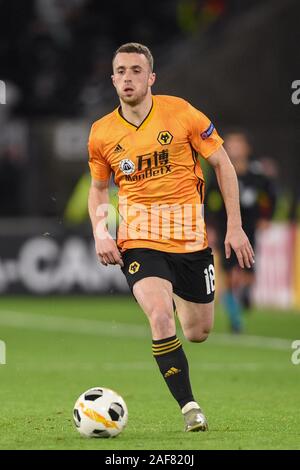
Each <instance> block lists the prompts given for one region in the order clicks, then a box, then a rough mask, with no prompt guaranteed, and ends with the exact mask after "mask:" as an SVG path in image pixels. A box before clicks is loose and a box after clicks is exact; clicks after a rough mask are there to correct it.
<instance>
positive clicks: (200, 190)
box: [190, 144, 204, 204]
mask: <svg viewBox="0 0 300 470" xmlns="http://www.w3.org/2000/svg"><path fill="white" fill-rule="evenodd" d="M190 147H191V151H192V157H193V160H194V173H195V175H196V177H197V178H198V183H197V191H198V193H199V196H200V204H203V203H204V181H203V180H202V179H201V178H199V176H198V175H197V173H196V164H197V161H198V152H197V151H196V150H195V149H194V148H193V147H192V145H191V144H190Z"/></svg>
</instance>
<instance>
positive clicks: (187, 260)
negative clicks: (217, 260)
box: [122, 248, 215, 304]
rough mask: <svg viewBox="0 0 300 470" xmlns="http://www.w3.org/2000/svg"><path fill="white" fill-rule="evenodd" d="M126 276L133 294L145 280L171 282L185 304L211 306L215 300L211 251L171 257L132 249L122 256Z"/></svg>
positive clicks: (176, 254)
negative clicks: (136, 285)
mask: <svg viewBox="0 0 300 470" xmlns="http://www.w3.org/2000/svg"><path fill="white" fill-rule="evenodd" d="M122 259H123V262H124V267H123V268H122V271H123V273H124V274H125V277H126V279H127V282H128V285H129V287H130V289H131V291H132V288H133V285H134V284H135V283H136V282H137V281H139V280H140V279H143V278H145V277H150V276H155V277H160V278H162V279H167V280H168V281H170V282H171V283H172V285H173V292H174V293H175V294H177V295H178V296H179V297H182V298H183V299H184V300H188V301H190V302H197V303H203V304H206V303H209V302H211V301H212V300H213V299H214V291H215V274H214V259H213V255H212V251H211V248H206V249H205V250H201V251H195V252H193V253H167V252H164V251H158V250H152V249H150V248H132V249H128V250H126V251H125V252H124V253H122Z"/></svg>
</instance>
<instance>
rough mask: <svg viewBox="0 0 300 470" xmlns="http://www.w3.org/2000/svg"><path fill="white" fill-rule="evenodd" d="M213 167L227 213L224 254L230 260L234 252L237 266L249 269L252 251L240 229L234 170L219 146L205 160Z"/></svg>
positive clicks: (237, 192)
mask: <svg viewBox="0 0 300 470" xmlns="http://www.w3.org/2000/svg"><path fill="white" fill-rule="evenodd" d="M207 161H208V163H210V165H212V166H213V168H214V170H215V172H216V176H217V180H218V184H219V187H220V191H221V193H222V196H223V199H224V204H225V207H226V212H227V232H226V237H225V254H226V258H230V255H231V249H233V250H234V251H235V254H236V256H237V259H238V262H239V265H240V266H241V267H242V268H244V267H245V266H247V268H250V267H251V266H252V264H253V263H254V251H253V248H252V246H251V244H250V242H249V240H248V237H247V235H246V234H245V232H244V230H243V228H242V220H241V212H240V203H239V187H238V181H237V176H236V172H235V169H234V167H233V165H232V163H231V161H230V159H229V157H228V155H227V153H226V151H225V149H224V147H223V146H222V145H221V146H220V147H219V148H218V149H217V150H216V151H214V152H213V153H212V154H211V155H210V156H209V157H208V159H207Z"/></svg>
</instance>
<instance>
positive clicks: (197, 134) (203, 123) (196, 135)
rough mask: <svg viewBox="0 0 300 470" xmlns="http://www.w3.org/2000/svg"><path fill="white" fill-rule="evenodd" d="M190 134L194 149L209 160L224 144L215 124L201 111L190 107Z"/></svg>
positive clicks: (188, 113)
mask: <svg viewBox="0 0 300 470" xmlns="http://www.w3.org/2000/svg"><path fill="white" fill-rule="evenodd" d="M187 120H188V132H189V139H190V143H191V145H192V147H193V148H194V149H195V150H196V151H197V152H198V153H200V154H201V156H202V157H204V158H208V157H210V155H212V154H213V153H214V152H215V151H216V150H218V148H219V147H220V146H221V145H222V144H223V142H224V141H223V139H222V138H221V137H220V136H219V134H218V132H217V131H216V129H215V126H214V124H213V123H212V122H211V121H210V119H209V118H208V117H207V116H205V114H203V113H202V112H201V111H198V109H196V108H194V107H193V106H192V105H191V104H189V105H188V111H187Z"/></svg>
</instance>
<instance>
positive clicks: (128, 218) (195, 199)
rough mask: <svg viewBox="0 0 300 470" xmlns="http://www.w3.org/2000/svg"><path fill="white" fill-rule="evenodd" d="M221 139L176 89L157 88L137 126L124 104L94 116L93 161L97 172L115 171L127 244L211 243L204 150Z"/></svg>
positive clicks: (189, 247) (175, 248)
mask: <svg viewBox="0 0 300 470" xmlns="http://www.w3.org/2000/svg"><path fill="white" fill-rule="evenodd" d="M222 143H223V140H222V139H221V137H220V136H219V135H218V133H217V131H216V129H215V128H214V125H213V124H212V123H211V122H210V120H209V119H208V118H207V117H206V116H205V115H204V114H203V113H201V112H200V111H198V110H197V109H195V108H194V107H193V106H191V105H190V104H189V103H188V102H187V101H185V100H183V99H181V98H176V97H173V96H158V95H156V96H153V105H152V108H151V110H150V112H149V114H148V116H147V117H146V118H145V119H144V121H143V122H142V124H141V125H140V126H139V127H136V126H134V125H133V124H131V123H129V122H128V121H126V119H125V118H123V117H122V115H121V114H120V108H117V109H115V110H114V111H113V112H112V113H110V114H108V115H106V116H104V117H103V118H102V119H99V120H98V121H96V122H95V123H94V124H93V126H92V129H91V133H90V138H89V145H88V146H89V166H90V170H91V175H92V177H93V178H94V179H95V180H107V179H109V177H110V175H111V172H113V173H114V179H115V183H116V185H117V186H118V187H119V207H118V209H119V213H120V216H121V223H120V226H119V232H118V240H117V244H118V246H119V248H120V249H121V251H124V250H126V249H128V248H152V249H156V250H161V251H167V252H173V253H185V252H191V251H198V250H202V249H204V248H206V247H207V236H206V230H205V223H204V217H203V202H204V178H203V173H202V170H201V166H200V162H199V160H198V154H200V155H201V156H202V157H203V158H207V157H209V156H210V155H211V154H212V153H213V152H215V151H216V150H217V149H218V148H219V147H220V146H221V145H222Z"/></svg>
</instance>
